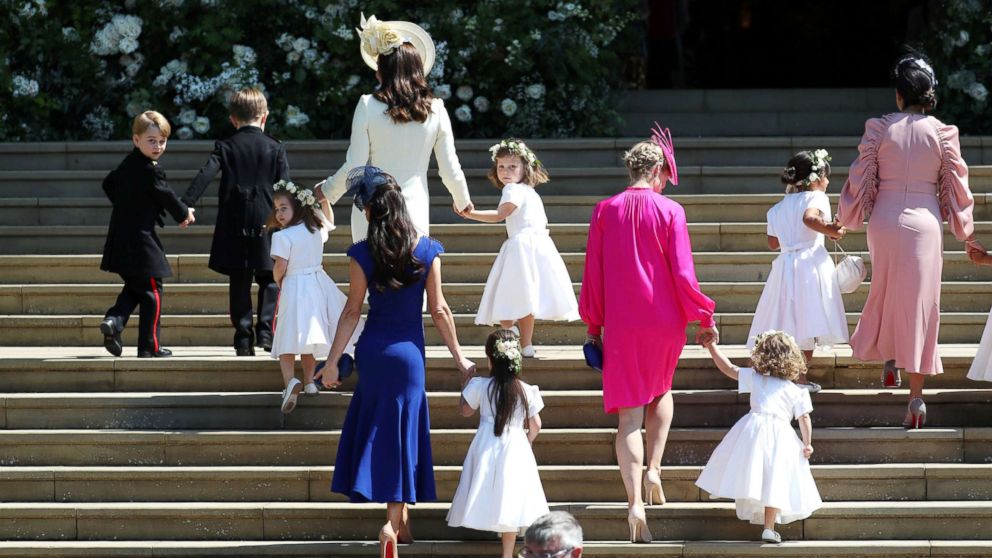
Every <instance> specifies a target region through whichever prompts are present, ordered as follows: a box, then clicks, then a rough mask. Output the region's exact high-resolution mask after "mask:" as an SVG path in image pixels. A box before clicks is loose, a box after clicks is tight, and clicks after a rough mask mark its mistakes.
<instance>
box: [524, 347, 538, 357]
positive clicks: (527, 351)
mask: <svg viewBox="0 0 992 558" xmlns="http://www.w3.org/2000/svg"><path fill="white" fill-rule="evenodd" d="M520 354H522V355H524V356H525V357H526V358H534V357H536V356H537V349H535V348H534V345H527V346H526V347H524V348H523V349H520Z"/></svg>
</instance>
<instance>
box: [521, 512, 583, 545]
mask: <svg viewBox="0 0 992 558" xmlns="http://www.w3.org/2000/svg"><path fill="white" fill-rule="evenodd" d="M524 540H525V541H527V542H530V543H535V544H538V545H540V546H541V547H542V548H544V547H546V546H548V543H552V542H557V543H558V547H559V549H562V548H581V547H582V526H581V525H579V522H578V521H576V519H575V518H574V517H573V516H572V514H570V513H568V512H565V511H553V512H550V513H546V514H544V515H542V516H541V517H539V518H537V519H536V520H535V521H534V523H531V525H530V527H528V528H527V532H526V533H525V534H524Z"/></svg>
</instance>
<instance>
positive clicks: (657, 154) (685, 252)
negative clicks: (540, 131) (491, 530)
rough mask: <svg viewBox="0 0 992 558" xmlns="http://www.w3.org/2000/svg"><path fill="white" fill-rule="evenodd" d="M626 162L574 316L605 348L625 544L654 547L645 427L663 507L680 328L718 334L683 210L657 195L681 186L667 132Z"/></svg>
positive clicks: (594, 234) (593, 239)
mask: <svg viewBox="0 0 992 558" xmlns="http://www.w3.org/2000/svg"><path fill="white" fill-rule="evenodd" d="M662 138H664V139H662ZM663 146H664V147H665V149H663ZM624 161H625V163H626V165H627V169H628V172H629V173H630V179H631V182H632V183H631V185H630V186H629V187H628V188H627V189H626V190H624V191H623V192H621V193H620V194H617V195H615V196H613V197H611V198H608V199H605V200H603V201H601V202H599V204H597V205H596V208H595V209H594V210H593V213H592V219H591V221H590V224H589V241H588V244H587V246H586V262H585V273H584V275H583V277H582V292H581V295H580V301H579V314H580V315H581V316H582V320H583V321H584V322H586V324H588V326H589V327H588V333H589V342H592V343H596V344H598V345H600V346H602V347H603V349H604V358H603V362H604V366H603V406H604V408H605V409H606V412H607V413H618V414H619V426H618V429H617V430H618V432H617V438H616V452H617V461H618V463H619V464H620V475H621V477H622V478H623V483H624V488H625V489H626V490H627V506H628V509H629V511H628V516H627V520H628V523H629V525H630V537H631V542H650V541H651V532H650V531H649V530H648V528H647V523H646V520H645V515H644V501H643V500H642V498H641V478H642V466H643V461H644V449H643V448H644V442H643V439H642V437H641V424H642V423H644V424H645V427H646V430H647V437H648V446H647V453H648V469H647V473H646V475H644V487H645V489H646V491H647V501H648V504H649V505H650V504H652V503H656V504H664V503H665V497H664V492H662V489H661V477H660V469H661V458H662V454H663V453H664V451H665V442H666V441H667V439H668V429H669V426H671V422H672V410H673V401H672V394H671V389H672V376H673V375H674V373H675V366H676V365H677V364H678V360H679V355H680V354H681V353H682V348H683V347H684V346H685V343H686V326H687V325H688V323H689V322H692V321H697V320H698V321H699V322H700V326H701V327H700V328H699V330H698V331H697V333H696V340H697V342H698V341H699V340H700V339H701V338H703V339H706V340H709V339H715V338H716V336H717V331H716V328H715V327H714V322H713V310H714V308H715V304H714V303H713V301H712V300H710V299H709V298H707V297H706V295H704V294H703V293H702V292H701V291H700V290H699V282H698V281H697V280H696V270H695V267H694V266H693V263H692V247H691V246H690V243H689V231H688V229H687V227H686V221H685V210H684V209H682V206H680V205H679V204H677V203H675V202H674V201H672V200H670V199H668V198H666V197H664V196H662V195H659V194H661V191H662V190H663V189H664V187H665V183H666V181H668V180H671V182H672V184H677V183H678V175H677V173H676V171H675V168H676V167H675V164H674V163H675V159H674V154H673V153H672V152H671V138H670V136H667V130H666V131H665V132H664V135H662V134H656V135H655V141H652V142H641V143H638V144H637V145H635V146H634V147H633V148H632V149H631V150H630V151H628V152H627V153H626V154H625V155H624ZM604 329H605V338H604V337H603V330H604ZM645 410H646V412H645Z"/></svg>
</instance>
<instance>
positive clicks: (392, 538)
mask: <svg viewBox="0 0 992 558" xmlns="http://www.w3.org/2000/svg"><path fill="white" fill-rule="evenodd" d="M399 556H400V552H399V550H398V549H397V548H396V532H395V531H393V526H392V525H390V524H389V522H388V521H387V522H386V524H385V525H383V526H382V529H379V558H399Z"/></svg>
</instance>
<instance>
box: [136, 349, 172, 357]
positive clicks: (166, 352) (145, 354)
mask: <svg viewBox="0 0 992 558" xmlns="http://www.w3.org/2000/svg"><path fill="white" fill-rule="evenodd" d="M171 356H172V351H170V350H169V349H159V350H158V351H138V358H168V357H171Z"/></svg>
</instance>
